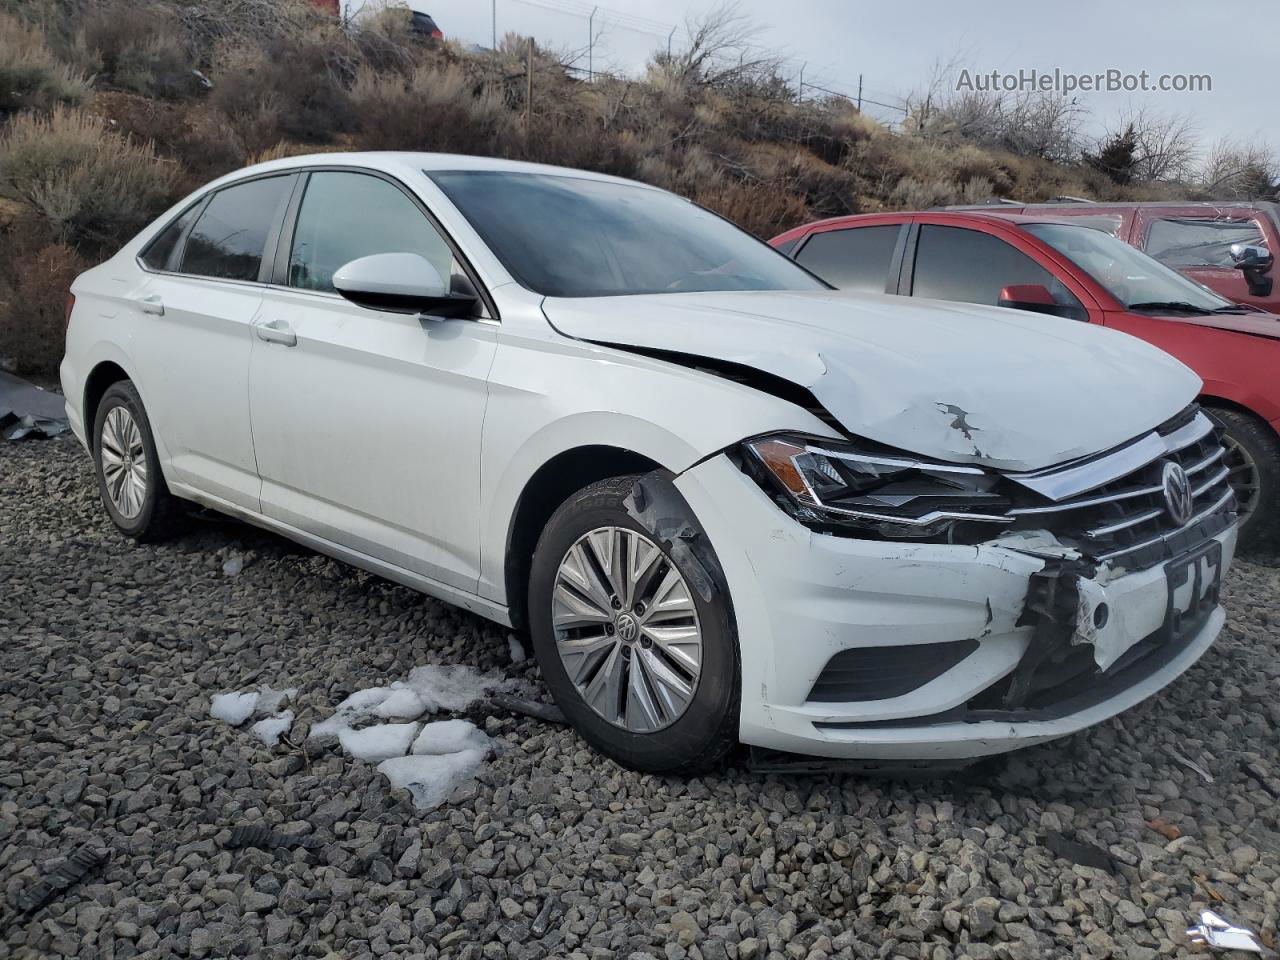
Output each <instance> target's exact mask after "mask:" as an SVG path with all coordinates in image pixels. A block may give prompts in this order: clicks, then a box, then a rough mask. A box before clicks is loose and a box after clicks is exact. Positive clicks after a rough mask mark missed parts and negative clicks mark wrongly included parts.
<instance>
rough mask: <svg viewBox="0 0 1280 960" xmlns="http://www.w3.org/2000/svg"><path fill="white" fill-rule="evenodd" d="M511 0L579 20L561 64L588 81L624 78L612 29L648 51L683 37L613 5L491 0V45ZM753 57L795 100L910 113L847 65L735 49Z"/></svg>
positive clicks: (896, 117) (882, 117)
mask: <svg viewBox="0 0 1280 960" xmlns="http://www.w3.org/2000/svg"><path fill="white" fill-rule="evenodd" d="M513 4H514V5H518V6H521V7H526V8H533V9H538V10H545V11H548V12H552V13H556V14H559V15H561V16H565V17H570V18H572V19H575V20H577V21H579V27H580V30H581V33H580V34H579V35H580V37H581V43H580V44H578V43H573V44H571V46H572V53H571V54H570V55H569V56H568V57H567V58H566V64H565V66H566V69H568V70H570V71H571V72H572V73H573V74H574V75H575V76H578V77H580V78H582V79H584V80H587V81H589V82H590V81H594V80H596V79H606V78H608V79H619V78H622V79H625V78H626V70H625V69H622V70H620V69H617V68H615V67H612V66H608V65H607V64H606V63H605V58H606V57H608V56H609V55H610V54H611V53H612V52H613V51H612V49H611V47H610V45H609V44H608V43H606V42H605V37H606V36H608V35H609V34H611V33H617V32H621V33H624V34H629V35H634V36H636V37H637V38H644V41H645V42H647V43H649V44H650V45H649V47H648V48H647V49H646V50H645V51H644V52H645V54H646V55H651V54H652V53H654V52H655V51H660V50H662V49H664V48H665V51H666V53H667V54H668V56H670V55H671V54H672V52H673V51H674V50H675V49H676V45H677V44H678V42H679V41H680V39H681V38H680V33H681V30H682V25H680V24H672V23H667V22H664V21H661V20H656V19H653V18H650V17H645V16H642V15H639V14H635V13H630V12H627V11H622V10H617V9H614V8H612V7H608V6H603V5H601V4H596V3H591V2H589V0H489V6H490V14H491V19H492V23H491V34H492V36H491V38H490V42H491V43H492V44H493V45H494V46H496V45H497V43H498V40H499V38H500V37H501V36H502V35H503V34H504V33H505V31H504V28H503V19H504V17H503V14H504V12H505V13H507V14H508V17H509V15H510V13H511V11H510V6H511V5H513ZM520 32H522V33H528V32H529V31H528V30H521V31H520ZM655 39H656V40H658V41H660V43H659V44H658V45H657V46H654V45H653V44H652V43H651V41H652V40H655ZM632 46H634V44H633V45H632ZM755 60H761V61H763V60H767V61H769V62H770V63H773V64H776V66H777V69H778V71H779V73H780V75H781V77H782V78H783V79H784V80H785V81H786V84H787V86H788V88H789V89H790V91H791V93H792V94H793V96H794V99H796V100H799V101H807V100H820V99H825V98H828V97H836V98H840V99H843V100H846V101H848V102H849V103H851V104H853V105H854V106H855V107H857V109H858V110H859V111H860V112H864V113H867V114H869V115H870V116H873V117H874V118H875V119H876V120H877V121H879V122H880V123H882V124H884V125H885V126H888V127H890V128H894V127H900V126H901V125H902V123H903V121H904V120H905V119H906V117H907V115H908V114H909V112H910V105H909V103H908V102H907V100H906V99H905V98H903V97H901V96H898V95H896V94H892V93H888V92H886V91H884V90H882V89H879V88H875V87H873V86H871V85H869V84H867V83H866V82H865V78H864V76H863V74H862V73H861V72H859V73H858V74H856V75H854V74H852V73H850V72H848V70H847V68H835V67H833V66H831V65H829V64H811V62H810V61H807V60H802V59H799V58H796V57H789V56H782V55H780V54H779V53H777V52H776V51H773V50H770V49H767V48H762V47H759V46H750V47H748V46H743V47H742V48H741V49H740V50H739V65H740V66H741V65H744V64H746V63H748V62H751V61H755ZM718 63H719V65H720V66H722V67H726V66H731V65H732V59H725V58H721V59H720V60H719V61H718Z"/></svg>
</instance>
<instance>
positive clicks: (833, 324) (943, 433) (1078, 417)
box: [543, 291, 1200, 470]
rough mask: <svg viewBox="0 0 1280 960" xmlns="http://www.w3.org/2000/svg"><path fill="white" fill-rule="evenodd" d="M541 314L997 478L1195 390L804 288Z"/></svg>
mask: <svg viewBox="0 0 1280 960" xmlns="http://www.w3.org/2000/svg"><path fill="white" fill-rule="evenodd" d="M543 311H544V313H545V314H546V316H547V319H548V320H549V321H550V322H551V324H552V326H553V327H555V328H556V329H557V330H558V331H559V332H560V333H562V334H564V335H566V336H569V337H574V338H577V339H580V340H589V341H592V342H595V343H601V344H609V345H613V346H619V347H623V348H626V347H637V348H642V349H648V350H667V351H674V352H677V353H682V354H688V355H691V356H697V357H706V358H709V359H720V360H728V361H732V362H734V363H738V364H742V365H745V366H748V367H752V368H755V369H757V370H761V371H764V372H766V373H770V374H773V375H774V376H778V377H782V378H783V379H786V380H789V381H791V382H792V383H795V384H798V385H800V386H802V387H805V388H807V389H808V390H809V391H810V392H812V393H813V395H814V396H815V397H816V398H817V399H818V400H819V402H821V403H822V405H823V406H824V407H826V409H827V410H828V411H829V412H830V413H831V414H832V416H834V417H835V418H836V419H837V420H839V422H840V423H841V424H843V425H844V427H845V428H846V429H847V430H848V431H849V432H850V433H852V434H855V435H857V436H861V437H866V438H868V439H871V440H875V441H878V442H880V443H884V444H889V445H891V446H894V447H897V448H899V449H902V450H907V451H910V452H912V453H915V454H918V455H921V456H930V457H938V458H942V459H945V460H951V461H958V462H966V463H976V464H983V465H986V466H992V467H998V468H1001V469H1006V470H1037V469H1040V468H1041V467H1047V466H1051V465H1053V464H1056V463H1061V462H1063V461H1066V460H1071V459H1074V458H1076V457H1081V456H1086V455H1089V454H1093V453H1098V452H1100V451H1103V450H1106V449H1108V448H1110V447H1114V446H1116V445H1117V444H1120V443H1124V442H1125V441H1127V440H1131V439H1133V438H1134V437H1136V436H1138V435H1140V434H1141V433H1143V432H1145V431H1147V430H1150V429H1151V428H1152V427H1155V426H1157V425H1158V424H1160V423H1162V422H1163V421H1165V420H1167V419H1169V418H1170V417H1172V416H1173V415H1175V414H1176V413H1178V412H1179V411H1180V410H1181V409H1182V408H1183V407H1185V406H1186V405H1187V404H1188V403H1190V402H1191V401H1192V400H1194V399H1195V397H1196V394H1197V393H1198V392H1199V389H1200V379H1199V378H1198V377H1197V376H1196V375H1195V374H1194V373H1192V372H1191V371H1190V370H1189V369H1187V367H1185V366H1183V365H1182V364H1181V363H1179V362H1178V361H1177V360H1175V359H1173V358H1172V357H1170V356H1169V355H1168V354H1165V353H1163V352H1162V351H1160V350H1157V349H1156V348H1155V347H1152V346H1150V345H1149V344H1147V343H1144V342H1143V341H1141V340H1138V339H1136V338H1134V337H1130V336H1128V335H1126V334H1122V333H1118V332H1116V331H1113V330H1106V329H1103V328H1100V327H1096V326H1093V325H1091V324H1087V323H1081V322H1079V321H1074V320H1063V319H1059V318H1057V317H1048V316H1044V315H1041V314H1033V313H1024V312H1022V311H1017V310H1010V309H1006V308H998V307H981V306H973V305H969V304H958V303H944V302H941V301H933V300H912V299H908V298H905V297H892V296H883V295H876V294H863V293H853V292H848V291H816V292H812V293H809V292H805V293H790V292H764V293H761V292H747V293H739V292H733V293H675V294H658V295H648V296H634V297H597V298H583V299H556V298H548V299H547V300H545V301H544V302H543Z"/></svg>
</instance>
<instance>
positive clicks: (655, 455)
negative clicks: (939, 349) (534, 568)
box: [479, 337, 837, 602]
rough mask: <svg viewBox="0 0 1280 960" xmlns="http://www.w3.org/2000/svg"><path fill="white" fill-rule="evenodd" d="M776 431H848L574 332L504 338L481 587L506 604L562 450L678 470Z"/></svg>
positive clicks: (487, 458)
mask: <svg viewBox="0 0 1280 960" xmlns="http://www.w3.org/2000/svg"><path fill="white" fill-rule="evenodd" d="M776 430H792V431H802V432H805V433H808V434H811V435H814V436H822V437H836V436H837V434H836V433H835V432H834V431H833V430H832V429H831V428H830V427H829V426H827V425H826V424H824V423H823V422H822V421H821V420H819V419H818V418H817V417H816V416H814V415H813V414H812V413H810V412H809V411H807V410H805V409H804V408H802V407H799V406H797V405H795V404H794V403H791V402H789V401H786V400H783V399H781V398H779V397H775V396H772V395H770V394H768V393H765V392H763V391H761V390H756V389H754V388H752V387H749V386H747V385H745V384H741V383H737V382H735V381H731V380H727V379H724V378H722V377H719V376H716V375H715V374H712V373H708V372H704V371H700V370H693V369H689V368H687V367H684V366H681V365H679V364H676V363H672V362H669V361H665V360H659V359H655V358H652V357H648V356H640V355H635V354H631V353H627V352H626V351H624V350H620V349H613V348H609V347H599V346H595V345H592V344H583V343H579V342H575V341H572V340H559V341H547V340H543V339H538V340H524V339H522V338H519V337H503V338H502V340H501V341H500V343H499V346H498V351H497V355H496V356H495V358H494V365H493V369H492V372H491V374H490V397H489V407H488V411H487V413H486V415H485V427H484V441H483V450H482V454H481V509H480V524H481V530H480V535H481V578H480V584H479V590H480V593H481V594H482V595H483V596H486V597H489V598H490V599H494V600H498V601H500V602H504V601H505V592H506V588H505V563H506V544H507V536H508V533H509V530H510V525H511V520H512V518H513V516H514V515H515V512H516V509H517V505H518V504H519V502H520V497H521V494H522V493H523V492H524V490H525V488H526V486H527V485H528V484H529V481H530V479H531V478H532V477H533V476H534V474H535V473H537V472H538V470H539V469H540V468H541V467H542V466H543V465H544V464H546V463H548V462H549V461H551V460H552V459H554V458H555V457H557V456H560V455H561V454H564V453H568V452H569V451H572V450H576V449H579V448H582V447H592V446H606V447H613V448H616V449H620V450H625V451H629V452H631V453H635V454H639V455H641V456H643V457H645V458H647V459H648V460H650V461H652V462H653V463H656V464H658V465H659V466H661V467H663V468H665V469H667V470H669V471H671V472H672V473H673V474H679V473H682V472H683V471H685V470H687V469H688V468H689V467H691V466H693V465H694V464H695V463H697V462H698V461H699V460H702V459H703V458H705V457H707V456H710V455H712V454H714V453H716V452H718V451H720V450H723V449H724V448H725V447H727V446H729V445H731V444H734V443H737V442H738V441H740V440H742V439H743V438H745V437H750V436H755V435H758V434H762V433H769V432H772V431H776Z"/></svg>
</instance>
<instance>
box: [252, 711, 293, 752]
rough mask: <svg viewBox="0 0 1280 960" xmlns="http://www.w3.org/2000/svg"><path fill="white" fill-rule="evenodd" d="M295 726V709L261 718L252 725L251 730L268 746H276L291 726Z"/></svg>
mask: <svg viewBox="0 0 1280 960" xmlns="http://www.w3.org/2000/svg"><path fill="white" fill-rule="evenodd" d="M292 726H293V711H292V710H284V711H282V712H280V713H277V714H276V715H275V716H271V717H267V719H265V720H259V721H258V722H257V723H255V724H254V725H253V726H252V727H250V730H251V732H252V733H253V735H254V736H255V737H257V738H258V739H259V740H261V741H262V742H263V743H265V744H266V745H267V746H268V747H274V746H275V745H276V744H278V743H279V742H280V738H281V737H282V736H284V735H285V734H286V733H288V732H289V728H290V727H292Z"/></svg>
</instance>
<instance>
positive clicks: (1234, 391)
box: [770, 205, 1280, 549]
mask: <svg viewBox="0 0 1280 960" xmlns="http://www.w3.org/2000/svg"><path fill="white" fill-rule="evenodd" d="M1046 209H1047V210H1048V211H1049V212H1052V213H1053V214H1055V215H1056V214H1058V213H1060V212H1068V211H1069V212H1072V213H1076V214H1079V213H1082V212H1086V213H1087V214H1088V219H1081V218H1080V217H1075V218H1067V217H1061V216H1052V217H1051V216H1046V215H1041V214H1039V213H1025V214H1018V213H1012V212H1010V210H1009V209H1006V208H1005V207H985V208H982V209H981V210H978V209H969V210H963V211H961V210H938V211H926V212H920V213H890V214H867V215H862V216H854V217H841V218H837V219H834V220H824V221H821V222H819V223H811V224H808V225H807V226H803V227H798V228H796V229H794V230H791V231H788V232H787V233H784V234H782V235H781V236H779V237H775V238H774V239H773V240H772V241H770V242H771V243H772V244H773V246H774V247H776V248H778V249H779V250H781V251H782V252H783V253H786V254H787V255H788V256H790V257H791V258H792V259H794V260H796V261H797V262H798V263H799V264H800V265H801V266H803V267H807V268H808V269H809V270H810V271H812V272H813V273H815V274H817V275H818V276H819V277H821V278H822V279H824V280H826V281H827V282H828V283H830V284H832V285H834V286H836V287H840V288H843V289H853V290H863V291H869V292H875V293H891V294H901V295H903V296H915V297H928V298H931V299H934V300H953V301H961V302H965V303H983V304H990V305H992V306H1004V307H1015V308H1018V309H1021V310H1030V311H1033V312H1036V313H1044V314H1052V315H1055V316H1059V317H1066V318H1070V319H1073V320H1080V321H1085V322H1089V323H1095V324H1098V325H1100V326H1105V327H1112V328H1114V329H1117V330H1122V331H1124V332H1125V333H1129V334H1132V335H1133V336H1136V337H1139V338H1141V339H1143V340H1146V341H1148V342H1149V343H1152V344H1154V345H1155V346H1157V347H1160V348H1161V349H1162V350H1164V351H1165V352H1166V353H1170V354H1172V355H1173V356H1175V357H1177V358H1178V359H1179V360H1181V361H1182V362H1183V363H1185V364H1186V365H1187V366H1189V367H1190V368H1191V369H1192V370H1194V371H1195V372H1196V373H1197V374H1199V376H1200V378H1201V380H1202V381H1203V382H1204V387H1203V389H1202V392H1201V395H1200V398H1199V400H1200V403H1201V404H1202V405H1203V406H1205V407H1207V408H1209V409H1210V410H1212V411H1213V413H1214V415H1215V416H1217V417H1218V419H1219V420H1220V421H1222V423H1223V424H1225V426H1226V438H1227V446H1226V451H1227V452H1226V455H1225V457H1224V462H1223V463H1222V464H1218V465H1215V466H1214V467H1213V469H1212V471H1210V472H1211V473H1213V474H1216V473H1218V472H1220V471H1222V470H1226V471H1228V472H1229V476H1230V482H1231V485H1232V487H1233V488H1234V490H1235V494H1236V499H1237V501H1238V503H1239V508H1240V515H1241V519H1242V525H1241V543H1242V545H1243V546H1245V547H1252V548H1255V549H1256V548H1259V547H1270V546H1274V545H1275V544H1276V543H1278V542H1280V376H1277V371H1280V317H1276V316H1272V315H1270V314H1267V313H1263V312H1260V311H1258V310H1256V309H1254V308H1250V307H1243V306H1240V305H1238V304H1235V303H1232V302H1231V301H1229V300H1227V299H1224V298H1222V297H1220V296H1218V295H1217V294H1215V293H1214V292H1213V291H1211V290H1208V289H1206V288H1205V287H1203V286H1201V285H1200V284H1197V283H1194V282H1192V281H1191V280H1189V279H1188V278H1187V277H1184V276H1182V275H1181V274H1179V273H1177V272H1175V271H1174V270H1171V269H1169V268H1168V267H1166V266H1163V265H1162V264H1160V263H1158V262H1157V261H1155V260H1153V259H1152V258H1151V257H1149V256H1146V255H1145V254H1143V253H1140V252H1138V251H1137V250H1135V249H1133V248H1132V247H1130V246H1128V245H1126V244H1124V243H1121V242H1120V241H1119V240H1118V239H1117V238H1116V235H1115V234H1114V233H1112V232H1110V231H1104V230H1100V229H1097V227H1099V226H1105V224H1100V223H1099V222H1098V220H1099V218H1100V217H1102V216H1109V215H1111V210H1112V208H1110V207H1093V206H1092V205H1088V206H1085V205H1080V206H1074V205H1073V206H1067V207H1057V206H1054V207H1048V208H1046ZM1178 209H1181V208H1178ZM1116 215H1117V216H1119V217H1120V218H1121V220H1122V222H1125V221H1123V217H1124V214H1119V213H1117V214H1116ZM1137 222H1139V223H1142V222H1145V221H1143V220H1142V215H1137ZM1121 232H1123V231H1121ZM1109 234H1110V235H1109ZM957 319H959V317H958V318H957ZM1133 389H1134V390H1141V389H1142V385H1141V384H1136V383H1135V384H1134V385H1133ZM1063 402H1064V403H1067V402H1070V398H1069V397H1064V398H1063Z"/></svg>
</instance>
